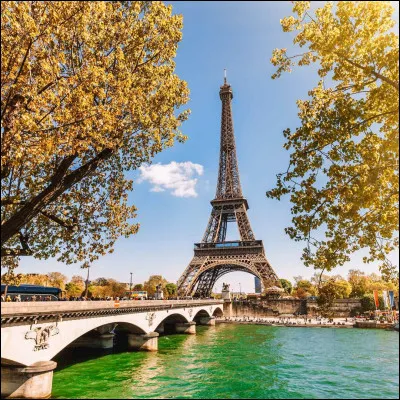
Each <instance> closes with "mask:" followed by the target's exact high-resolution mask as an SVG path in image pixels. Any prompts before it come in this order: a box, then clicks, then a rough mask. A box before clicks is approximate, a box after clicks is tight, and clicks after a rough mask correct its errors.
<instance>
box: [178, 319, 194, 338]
mask: <svg viewBox="0 0 400 400" xmlns="http://www.w3.org/2000/svg"><path fill="white" fill-rule="evenodd" d="M175 331H176V333H186V334H189V335H195V334H196V322H194V321H191V322H177V323H176V324H175Z"/></svg>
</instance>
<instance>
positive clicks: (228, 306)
mask: <svg viewBox="0 0 400 400" xmlns="http://www.w3.org/2000/svg"><path fill="white" fill-rule="evenodd" d="M224 315H225V316H226V317H229V318H230V317H232V316H233V310H232V302H231V301H230V300H225V301H224Z"/></svg>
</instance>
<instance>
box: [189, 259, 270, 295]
mask: <svg viewBox="0 0 400 400" xmlns="http://www.w3.org/2000/svg"><path fill="white" fill-rule="evenodd" d="M210 270H214V271H213V273H212V274H210ZM235 271H242V272H247V273H249V274H251V275H253V276H256V277H257V278H259V279H260V280H261V282H262V281H263V277H262V276H261V274H260V272H259V270H258V269H257V265H256V264H255V263H254V262H253V261H252V260H251V259H240V258H232V259H231V260H229V261H227V260H215V261H214V260H210V261H209V262H207V263H205V265H204V266H203V268H201V270H200V271H199V272H198V273H197V274H196V275H195V277H194V278H193V280H192V281H191V285H190V292H192V293H193V292H195V293H196V295H200V296H201V297H209V295H210V294H211V290H212V288H213V287H214V285H215V282H216V281H217V280H218V279H219V278H221V277H222V276H223V275H226V274H229V273H230V272H235Z"/></svg>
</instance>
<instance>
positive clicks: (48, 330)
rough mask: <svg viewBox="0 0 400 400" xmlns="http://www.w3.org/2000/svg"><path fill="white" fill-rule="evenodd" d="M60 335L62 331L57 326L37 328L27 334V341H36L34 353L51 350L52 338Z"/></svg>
mask: <svg viewBox="0 0 400 400" xmlns="http://www.w3.org/2000/svg"><path fill="white" fill-rule="evenodd" d="M59 333H60V330H59V329H58V327H57V326H55V325H50V326H37V327H35V328H33V329H32V326H31V330H30V331H28V332H26V333H25V339H32V340H34V341H35V346H34V348H33V351H38V350H45V349H47V348H49V346H50V344H49V339H50V336H55V335H58V334H59Z"/></svg>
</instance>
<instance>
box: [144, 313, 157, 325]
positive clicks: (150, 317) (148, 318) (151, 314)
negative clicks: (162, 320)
mask: <svg viewBox="0 0 400 400" xmlns="http://www.w3.org/2000/svg"><path fill="white" fill-rule="evenodd" d="M155 317H156V313H155V312H148V313H147V315H146V319H147V320H148V321H149V327H150V326H152V325H153V321H154V318H155Z"/></svg>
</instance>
